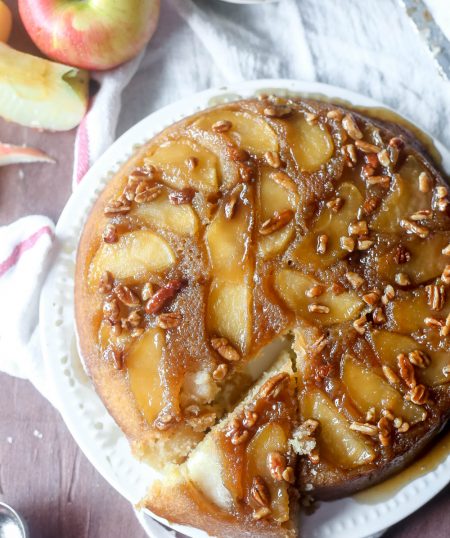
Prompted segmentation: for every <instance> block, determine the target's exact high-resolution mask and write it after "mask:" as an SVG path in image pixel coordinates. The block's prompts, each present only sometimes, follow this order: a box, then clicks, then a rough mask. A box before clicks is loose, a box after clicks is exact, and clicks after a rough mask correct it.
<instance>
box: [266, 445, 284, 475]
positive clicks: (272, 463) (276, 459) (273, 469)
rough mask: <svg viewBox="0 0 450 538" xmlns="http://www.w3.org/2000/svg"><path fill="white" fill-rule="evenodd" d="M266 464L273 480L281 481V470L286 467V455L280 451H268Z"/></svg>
mask: <svg viewBox="0 0 450 538" xmlns="http://www.w3.org/2000/svg"><path fill="white" fill-rule="evenodd" d="M267 466H268V467H269V472H270V475H271V476H272V477H273V478H274V480H278V481H279V482H281V480H283V471H285V469H286V457H285V456H283V454H281V453H280V452H276V451H275V452H269V454H268V455H267Z"/></svg>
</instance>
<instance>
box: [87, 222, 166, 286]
mask: <svg viewBox="0 0 450 538" xmlns="http://www.w3.org/2000/svg"><path fill="white" fill-rule="evenodd" d="M174 263H175V254H174V252H173V250H172V248H171V247H170V245H169V244H168V243H167V242H166V241H164V239H162V238H161V237H160V236H159V235H156V234H155V233H153V232H150V231H149V230H137V231H135V232H130V233H126V234H123V235H121V236H120V237H119V240H118V241H117V243H102V244H101V246H100V248H99V249H98V251H97V252H96V254H95V256H94V258H93V260H92V262H91V266H90V269H89V286H90V287H91V288H96V287H97V285H98V282H99V281H100V277H101V276H102V274H103V273H104V272H105V271H109V272H110V273H112V275H113V276H114V278H118V279H121V280H126V281H130V282H131V283H133V282H134V283H137V282H144V281H145V280H146V279H147V278H148V276H149V275H150V274H152V273H162V272H163V271H165V270H166V269H168V268H169V267H171V266H172V265H173V264H174Z"/></svg>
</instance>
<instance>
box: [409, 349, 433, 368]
mask: <svg viewBox="0 0 450 538" xmlns="http://www.w3.org/2000/svg"><path fill="white" fill-rule="evenodd" d="M408 359H409V362H411V364H414V366H417V367H418V368H428V366H430V364H431V359H430V357H429V356H428V355H427V354H426V353H425V351H421V350H420V349H415V350H414V351H411V352H410V353H408Z"/></svg>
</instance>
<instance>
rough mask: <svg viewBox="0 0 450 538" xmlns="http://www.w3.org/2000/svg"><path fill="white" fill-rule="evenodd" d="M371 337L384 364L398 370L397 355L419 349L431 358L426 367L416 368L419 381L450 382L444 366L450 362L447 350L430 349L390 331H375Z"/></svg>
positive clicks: (430, 382)
mask: <svg viewBox="0 0 450 538" xmlns="http://www.w3.org/2000/svg"><path fill="white" fill-rule="evenodd" d="M371 337H372V342H373V346H374V350H375V353H376V354H377V356H378V358H379V359H380V361H381V363H382V364H386V365H387V366H390V367H391V368H392V369H393V370H397V368H398V364H397V355H399V354H400V353H406V354H408V353H411V352H412V351H415V350H419V351H422V352H424V353H425V354H426V355H427V356H428V357H429V358H430V359H431V363H430V365H429V366H427V367H426V368H423V369H422V368H416V377H417V380H418V382H419V383H423V384H424V385H427V386H436V385H442V384H444V383H449V382H450V379H449V378H448V377H447V376H446V375H445V374H444V372H443V368H444V367H445V366H447V365H448V364H450V356H449V353H447V352H446V351H429V350H428V349H427V348H426V347H425V346H424V345H423V344H418V343H417V342H416V341H415V340H414V339H413V338H411V337H410V336H406V335H403V334H398V333H391V332H388V331H373V332H372V334H371Z"/></svg>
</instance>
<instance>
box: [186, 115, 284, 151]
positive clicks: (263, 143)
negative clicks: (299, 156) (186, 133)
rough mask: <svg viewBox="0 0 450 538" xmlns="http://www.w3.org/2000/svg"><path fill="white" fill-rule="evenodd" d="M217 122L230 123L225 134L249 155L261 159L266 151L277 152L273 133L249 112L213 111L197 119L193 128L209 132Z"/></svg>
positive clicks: (262, 120) (262, 121) (264, 123)
mask: <svg viewBox="0 0 450 538" xmlns="http://www.w3.org/2000/svg"><path fill="white" fill-rule="evenodd" d="M219 121H229V122H230V123H231V127H230V129H229V130H227V131H226V134H227V135H228V136H230V137H231V138H232V139H234V140H235V141H236V143H237V145H238V146H239V147H241V148H242V149H245V150H246V151H248V152H249V153H251V154H253V155H257V156H258V157H261V156H262V155H264V153H265V152H266V151H278V138H277V135H276V133H275V131H274V130H273V129H272V128H271V127H270V125H269V124H268V123H267V122H266V121H265V120H264V119H263V118H262V117H260V116H257V115H255V114H252V113H251V112H237V111H234V110H213V111H211V112H208V113H207V114H204V115H203V116H202V117H201V118H199V119H198V120H197V121H196V122H195V123H194V127H196V128H198V129H203V130H207V131H210V130H213V125H214V124H216V123H217V122H219Z"/></svg>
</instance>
